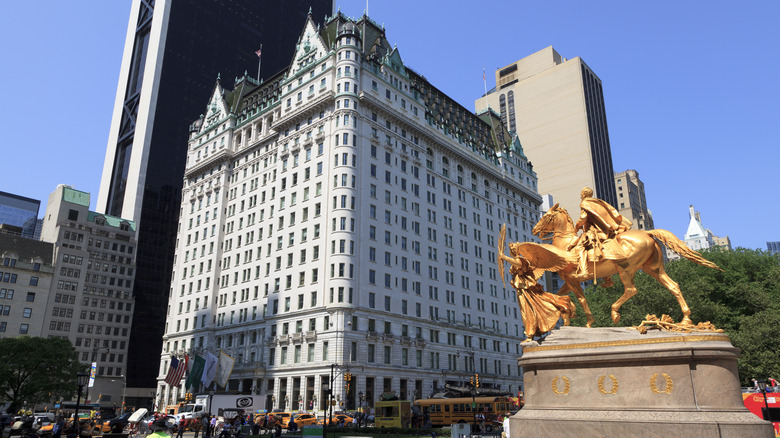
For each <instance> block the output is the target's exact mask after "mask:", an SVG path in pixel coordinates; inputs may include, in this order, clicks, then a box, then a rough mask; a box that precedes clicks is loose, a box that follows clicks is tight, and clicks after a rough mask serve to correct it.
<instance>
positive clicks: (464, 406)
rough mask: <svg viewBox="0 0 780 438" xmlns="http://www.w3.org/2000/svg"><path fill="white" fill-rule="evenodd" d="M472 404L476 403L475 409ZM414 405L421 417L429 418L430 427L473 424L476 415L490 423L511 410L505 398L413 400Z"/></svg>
mask: <svg viewBox="0 0 780 438" xmlns="http://www.w3.org/2000/svg"><path fill="white" fill-rule="evenodd" d="M472 403H476V407H475V408H473V407H472ZM414 404H415V405H416V406H419V407H420V409H421V410H422V412H423V415H425V416H426V417H428V418H430V420H431V425H432V426H449V425H450V424H456V423H473V422H474V416H475V415H477V414H478V413H481V414H482V415H484V416H485V421H487V422H490V421H494V420H496V418H498V417H499V416H502V415H504V414H506V413H507V412H510V410H511V408H512V402H511V401H510V400H509V399H508V398H507V397H476V398H473V399H472V397H458V398H428V399H419V400H415V401H414Z"/></svg>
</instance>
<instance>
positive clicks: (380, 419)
mask: <svg viewBox="0 0 780 438" xmlns="http://www.w3.org/2000/svg"><path fill="white" fill-rule="evenodd" d="M374 407H375V408H376V414H375V415H374V426H375V427H409V423H410V422H411V420H412V408H411V403H410V402H409V401H407V400H392V401H379V402H376V403H374Z"/></svg>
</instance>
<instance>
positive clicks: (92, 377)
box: [89, 362, 97, 388]
mask: <svg viewBox="0 0 780 438" xmlns="http://www.w3.org/2000/svg"><path fill="white" fill-rule="evenodd" d="M96 375H97V362H92V367H91V368H90V370H89V387H90V388H92V387H93V386H95V376H96Z"/></svg>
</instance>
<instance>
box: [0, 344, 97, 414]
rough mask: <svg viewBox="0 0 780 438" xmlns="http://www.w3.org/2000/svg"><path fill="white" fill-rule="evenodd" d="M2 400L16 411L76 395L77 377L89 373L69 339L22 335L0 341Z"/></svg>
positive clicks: (0, 387) (0, 396) (10, 409)
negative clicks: (85, 372)
mask: <svg viewBox="0 0 780 438" xmlns="http://www.w3.org/2000/svg"><path fill="white" fill-rule="evenodd" d="M0 351H1V352H2V354H0V398H4V399H5V400H6V401H8V402H11V406H10V408H9V412H16V411H17V410H18V409H19V408H20V407H21V406H22V402H27V403H28V404H33V405H34V404H36V403H42V402H45V401H49V400H54V399H58V398H60V397H63V398H70V397H73V396H74V395H75V393H76V389H77V386H76V374H77V373H79V372H84V371H86V366H85V365H84V364H82V363H81V362H79V360H78V356H77V354H76V350H75V348H74V347H73V345H72V344H71V343H70V341H68V340H67V339H60V338H38V337H29V336H21V337H17V338H3V339H0Z"/></svg>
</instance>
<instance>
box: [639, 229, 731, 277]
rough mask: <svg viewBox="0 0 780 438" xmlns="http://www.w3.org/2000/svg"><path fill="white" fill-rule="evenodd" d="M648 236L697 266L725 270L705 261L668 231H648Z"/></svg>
mask: <svg viewBox="0 0 780 438" xmlns="http://www.w3.org/2000/svg"><path fill="white" fill-rule="evenodd" d="M647 234H649V235H650V236H652V237H654V238H656V239H658V240H660V241H661V242H662V243H663V244H664V245H666V246H667V247H668V248H669V249H671V250H672V251H674V252H676V253H677V254H680V255H681V256H683V257H685V258H686V259H688V260H690V261H692V262H694V263H696V264H697V265H702V266H705V267H707V268H712V269H717V270H719V271H722V270H723V269H720V267H719V266H718V265H716V264H715V263H712V262H711V261H709V260H707V259H705V258H704V257H702V256H701V254H699V253H698V252H696V251H694V250H692V249H690V248H688V247H687V246H686V245H685V242H683V241H682V240H680V239H678V238H677V236H675V235H674V234H672V233H670V232H669V231H666V230H647Z"/></svg>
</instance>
